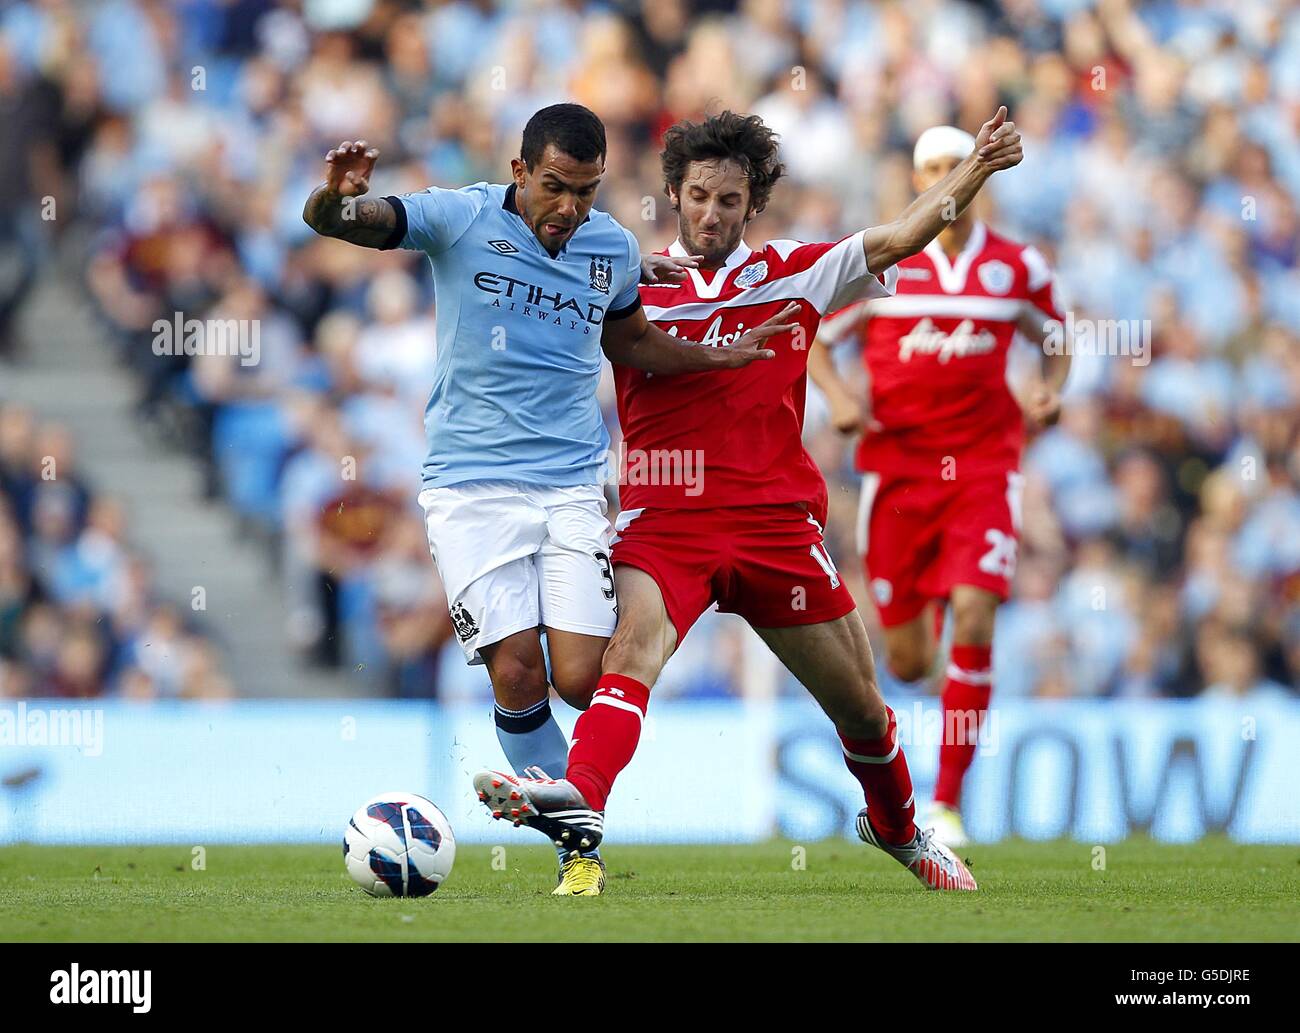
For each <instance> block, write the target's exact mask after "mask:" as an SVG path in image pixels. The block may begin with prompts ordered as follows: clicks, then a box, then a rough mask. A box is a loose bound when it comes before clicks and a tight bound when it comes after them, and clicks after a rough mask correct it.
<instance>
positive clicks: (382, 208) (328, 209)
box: [302, 185, 397, 248]
mask: <svg viewBox="0 0 1300 1033" xmlns="http://www.w3.org/2000/svg"><path fill="white" fill-rule="evenodd" d="M302 219H303V222H305V223H306V224H307V225H308V226H310V227H311V228H312V229H314V230H315V231H316V232H317V233H319V234H320V235H321V236H323V237H337V238H338V239H339V240H346V241H348V242H349V243H351V244H359V245H361V246H362V247H373V248H377V247H381V246H382V245H383V244H385V243H386V242H387V241H388V238H389V237H391V236H392V234H393V231H394V230H395V229H396V228H397V213H396V212H394V211H393V206H392V204H391V203H389V202H388V201H386V200H385V199H384V198H382V197H380V198H368V197H342V196H340V195H339V194H337V193H334V192H333V191H331V190H329V189H328V188H327V187H325V186H324V185H322V186H318V187H317V188H316V189H315V190H313V191H312V192H311V196H310V197H308V198H307V203H306V205H304V206H303V210H302Z"/></svg>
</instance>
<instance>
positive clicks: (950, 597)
mask: <svg viewBox="0 0 1300 1033" xmlns="http://www.w3.org/2000/svg"><path fill="white" fill-rule="evenodd" d="M974 148H975V140H974V138H973V137H972V136H970V134H968V133H965V132H962V131H961V130H959V129H956V128H954V127H952V126H938V127H935V128H934V129H931V130H927V132H926V133H923V134H922V135H921V137H920V139H919V140H918V141H917V144H916V148H915V151H914V155H913V163H914V167H915V185H916V187H917V189H918V190H925V189H928V188H929V187H930V186H931V185H932V184H933V183H935V182H938V181H939V180H940V179H942V178H943V177H944V176H945V175H947V174H948V172H949V171H950V170H951V169H952V168H953V167H954V166H955V165H956V164H957V163H959V162H960V161H962V160H963V159H965V158H966V157H967V156H968V155H969V154H970V153H971V152H972V151H973V150H974ZM1053 321H1056V322H1058V323H1059V322H1063V321H1064V316H1063V314H1062V312H1061V307H1060V302H1059V300H1058V299H1057V297H1056V294H1055V286H1054V281H1053V278H1052V274H1051V270H1050V269H1049V268H1048V265H1047V262H1046V260H1045V259H1044V258H1043V256H1042V255H1041V254H1040V253H1039V252H1038V251H1037V250H1036V249H1035V248H1033V247H1027V246H1025V245H1023V244H1019V243H1016V242H1015V241H1012V240H1009V239H1008V238H1006V237H1004V236H1002V235H1000V234H998V233H995V232H994V231H993V230H991V229H989V228H988V227H987V226H986V225H985V224H984V223H983V222H980V221H979V220H977V219H976V218H975V216H974V214H973V213H972V212H970V211H969V210H968V211H966V212H963V213H962V214H961V215H960V216H959V217H958V218H957V219H956V220H954V221H953V222H952V224H951V225H950V226H948V227H947V228H946V229H945V230H944V231H943V232H942V233H941V234H940V235H939V236H938V237H937V238H936V239H935V240H932V241H931V242H930V243H929V244H927V245H926V246H925V248H924V249H923V250H922V251H921V252H920V253H919V254H916V255H913V256H911V257H910V258H907V259H905V260H904V261H903V262H901V263H900V264H899V268H898V286H897V290H896V293H895V294H894V296H892V297H889V298H871V299H863V300H862V301H859V302H855V303H854V304H853V305H851V306H848V307H846V308H844V309H842V310H840V311H838V312H836V313H834V314H833V315H832V316H830V317H829V318H827V319H826V320H825V321H824V322H823V324H822V326H821V329H820V332H819V335H818V339H817V344H816V346H815V348H814V349H813V353H812V355H811V356H810V357H809V372H810V373H811V375H812V377H813V379H814V382H815V383H817V385H818V386H819V387H820V388H821V389H822V390H823V392H824V393H825V394H826V396H827V400H828V402H829V403H830V407H831V414H832V420H833V421H834V422H835V424H836V425H837V426H838V427H839V428H840V429H841V430H843V431H846V432H850V433H854V432H860V433H861V438H860V441H859V443H858V448H857V466H858V469H859V470H860V471H861V472H862V475H863V479H862V496H861V500H860V505H859V511H858V528H857V539H858V548H859V551H860V553H861V554H862V556H863V559H864V562H865V565H866V572H867V578H868V583H869V585H870V590H871V594H872V596H873V598H874V600H875V604H876V608H877V610H878V612H879V614H880V618H881V623H882V624H883V625H884V627H885V630H886V646H887V654H888V655H887V662H888V664H889V666H890V668H891V670H892V671H893V672H894V673H895V674H896V675H897V676H898V677H900V678H901V679H903V680H904V681H915V680H917V679H919V678H922V677H924V676H925V675H926V674H927V673H928V672H929V671H930V669H931V667H932V665H933V663H934V658H935V653H936V651H937V650H936V646H937V644H936V642H935V638H936V635H935V630H934V629H935V626H936V619H937V616H938V615H937V614H936V611H935V609H934V607H935V606H936V605H941V604H942V603H943V602H944V601H951V604H952V608H953V637H952V650H951V655H950V657H949V663H948V666H947V671H946V678H945V682H944V686H943V690H942V702H943V707H944V711H945V721H944V738H943V743H942V745H941V747H940V758H939V773H938V778H937V780H936V785H935V791H934V806H933V808H932V811H931V814H930V820H931V822H932V823H933V825H934V827H935V828H936V830H937V832H938V834H939V836H940V837H941V838H943V839H945V840H946V841H947V842H948V843H949V845H951V846H960V845H962V844H964V842H965V840H966V836H965V831H964V828H963V826H962V822H961V813H960V802H961V787H962V782H963V779H964V777H965V773H966V771H967V769H968V768H969V766H970V763H971V761H972V760H973V759H974V754H975V747H976V741H977V739H978V729H979V727H980V726H981V723H982V721H983V718H984V715H985V713H986V712H987V709H988V703H989V696H990V693H991V690H992V665H991V655H992V641H993V624H994V616H995V613H996V609H997V605H998V603H999V602H1001V601H1003V600H1005V599H1006V598H1007V597H1008V595H1009V594H1010V590H1011V582H1012V579H1013V577H1014V576H1015V569H1016V553H1017V548H1018V540H1019V532H1020V485H1021V475H1020V472H1019V467H1020V452H1021V447H1022V445H1023V442H1024V423H1025V418H1026V415H1028V416H1029V418H1030V420H1031V421H1034V422H1037V423H1039V424H1047V423H1050V422H1053V421H1054V420H1055V419H1056V417H1057V415H1058V414H1059V411H1060V391H1061V389H1062V387H1063V385H1064V383H1065V378H1066V376H1067V374H1068V372H1069V362H1070V359H1069V355H1068V354H1065V353H1064V350H1063V353H1062V354H1060V355H1053V356H1046V357H1045V360H1044V365H1043V371H1042V378H1041V380H1039V381H1038V382H1037V383H1036V384H1035V385H1034V386H1033V388H1032V390H1031V391H1030V392H1029V397H1027V398H1026V399H1025V401H1024V402H1023V404H1022V402H1021V401H1018V400H1017V399H1016V397H1015V396H1013V394H1012V392H1011V390H1010V388H1009V386H1008V384H1007V354H1008V351H1009V349H1010V348H1011V345H1012V342H1013V340H1014V338H1015V336H1016V334H1017V333H1020V334H1023V335H1024V336H1025V337H1026V338H1027V339H1028V340H1030V341H1031V342H1032V343H1034V344H1039V345H1041V343H1042V341H1043V340H1044V338H1045V336H1046V335H1047V333H1048V328H1049V326H1050V325H1051V324H1052V322H1053ZM846 340H856V341H859V342H860V344H861V347H862V357H863V360H864V362H865V364H866V372H867V376H868V378H869V380H870V385H871V387H870V406H869V410H867V409H864V407H863V406H862V404H861V402H860V401H859V400H858V398H857V397H856V396H855V395H854V394H853V392H852V391H851V389H850V388H848V386H847V385H846V384H845V383H844V381H843V380H841V379H840V377H839V375H838V373H837V371H836V369H835V366H834V364H833V363H832V362H831V360H830V357H829V355H828V354H827V353H826V351H825V349H824V347H823V345H833V344H836V343H839V342H842V341H846ZM940 613H941V611H940Z"/></svg>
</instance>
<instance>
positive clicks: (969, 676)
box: [946, 664, 993, 685]
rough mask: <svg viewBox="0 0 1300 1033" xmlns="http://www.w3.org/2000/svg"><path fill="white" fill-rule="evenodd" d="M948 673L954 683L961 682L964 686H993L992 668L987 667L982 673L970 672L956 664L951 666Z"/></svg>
mask: <svg viewBox="0 0 1300 1033" xmlns="http://www.w3.org/2000/svg"><path fill="white" fill-rule="evenodd" d="M946 673H947V675H948V677H949V678H951V679H952V680H953V681H959V682H961V683H962V684H963V685H992V684H993V669H992V668H991V667H985V668H984V669H983V670H982V671H968V670H966V668H964V667H958V666H957V665H956V664H949V665H948V670H947V672H946Z"/></svg>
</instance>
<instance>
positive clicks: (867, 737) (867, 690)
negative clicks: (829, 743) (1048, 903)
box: [754, 609, 976, 890]
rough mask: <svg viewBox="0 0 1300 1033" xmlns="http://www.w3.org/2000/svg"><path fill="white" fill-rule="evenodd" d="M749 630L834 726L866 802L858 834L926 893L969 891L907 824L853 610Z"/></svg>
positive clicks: (941, 853)
mask: <svg viewBox="0 0 1300 1033" xmlns="http://www.w3.org/2000/svg"><path fill="white" fill-rule="evenodd" d="M754 630H755V631H756V632H758V634H759V636H760V637H761V638H762V639H763V641H764V642H766V643H767V645H768V647H769V648H770V649H771V650H772V652H774V653H775V654H776V655H777V657H778V659H780V661H781V662H782V663H783V664H785V666H786V667H787V668H788V669H789V671H790V673H791V674H793V675H794V676H795V677H796V678H798V679H799V681H800V682H801V683H802V684H803V685H804V687H805V688H807V689H808V691H809V692H810V693H812V695H813V698H814V699H816V700H817V702H818V704H819V705H820V706H821V708H822V710H823V711H825V712H826V716H827V717H829V718H830V719H831V721H832V722H833V723H834V724H835V729H836V731H837V732H838V733H839V736H840V743H841V745H842V748H843V751H844V762H845V765H846V766H847V767H848V769H849V771H850V772H852V773H853V776H854V777H855V778H857V780H858V782H859V783H860V784H861V785H862V790H863V795H864V796H865V797H866V802H867V806H866V807H864V808H863V809H862V811H861V812H859V814H858V821H857V831H858V835H859V836H860V837H861V838H862V839H863V840H864V841H866V842H868V843H870V844H872V845H873V846H877V847H879V848H880V849H882V850H884V851H885V852H886V853H888V854H889V855H890V856H892V857H894V858H895V859H896V860H897V861H899V863H901V864H903V865H904V866H905V867H906V868H907V869H908V870H909V871H911V872H912V874H913V875H915V876H916V877H917V878H918V879H920V880H921V882H923V883H924V884H925V885H926V886H928V887H929V888H930V889H944V890H973V889H975V888H976V887H975V879H974V877H973V876H972V875H971V874H970V871H969V870H968V869H967V868H966V866H965V865H964V864H963V863H962V862H961V860H960V859H959V858H958V857H957V856H956V855H955V854H953V853H952V851H950V850H948V849H947V848H946V847H944V846H943V844H942V843H940V842H938V841H937V840H936V839H935V838H934V836H933V834H932V833H931V832H930V831H929V830H925V831H922V830H919V829H918V828H917V827H916V824H915V822H914V821H913V817H914V814H915V804H914V800H913V793H912V778H911V774H910V773H909V772H908V769H907V758H906V756H905V754H904V752H903V748H902V745H901V744H900V743H899V742H898V736H897V730H896V728H895V723H894V715H893V712H892V711H891V710H890V709H889V707H888V706H887V705H886V704H885V701H884V698H883V697H882V696H881V695H880V688H879V686H878V685H877V684H876V672H875V663H874V660H873V658H872V655H871V642H870V640H869V639H868V638H867V629H866V628H865V627H864V626H863V624H862V617H861V616H860V615H859V613H858V611H857V610H856V609H855V610H853V611H852V612H851V613H848V614H846V615H845V616H843V617H840V618H839V619H837V620H833V621H824V622H822V623H820V624H807V625H799V626H796V627H789V628H755V629H754Z"/></svg>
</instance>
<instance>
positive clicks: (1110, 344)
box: [1043, 310, 1152, 366]
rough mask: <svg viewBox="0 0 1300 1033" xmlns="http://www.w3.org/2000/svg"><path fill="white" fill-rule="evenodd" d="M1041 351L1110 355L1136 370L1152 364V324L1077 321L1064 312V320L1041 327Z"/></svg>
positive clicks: (1129, 320) (1119, 321) (1141, 320)
mask: <svg viewBox="0 0 1300 1033" xmlns="http://www.w3.org/2000/svg"><path fill="white" fill-rule="evenodd" d="M1043 330H1044V337H1043V351H1044V353H1046V354H1047V355H1067V354H1068V355H1110V356H1117V357H1124V358H1128V359H1131V360H1132V361H1133V365H1135V366H1145V365H1147V363H1149V362H1150V361H1151V336H1152V335H1151V320H1149V319H1076V318H1075V315H1074V313H1073V312H1071V311H1069V310H1067V311H1066V313H1065V320H1064V322H1062V321H1061V320H1059V319H1049V320H1048V321H1047V322H1046V323H1044V324H1043Z"/></svg>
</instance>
